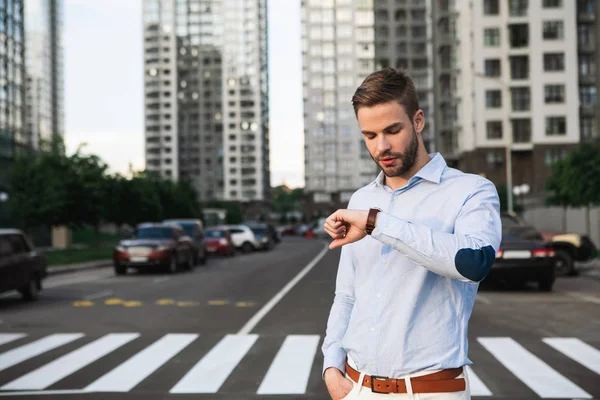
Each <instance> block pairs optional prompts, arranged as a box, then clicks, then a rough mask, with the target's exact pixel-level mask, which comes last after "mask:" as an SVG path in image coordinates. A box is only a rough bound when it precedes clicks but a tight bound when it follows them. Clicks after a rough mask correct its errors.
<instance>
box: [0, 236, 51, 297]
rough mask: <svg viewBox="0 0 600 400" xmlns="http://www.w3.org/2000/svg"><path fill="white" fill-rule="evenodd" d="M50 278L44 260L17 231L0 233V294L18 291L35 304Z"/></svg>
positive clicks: (25, 237)
mask: <svg viewBox="0 0 600 400" xmlns="http://www.w3.org/2000/svg"><path fill="white" fill-rule="evenodd" d="M47 275H48V272H47V266H46V260H45V258H44V256H42V255H41V254H40V253H38V252H36V251H35V249H34V248H33V245H32V244H31V241H30V240H29V238H28V237H27V235H25V234H24V233H23V232H21V231H20V230H17V229H0V293H2V292H8V291H11V290H18V291H19V293H21V295H22V296H23V298H25V299H26V300H36V299H37V298H38V294H39V291H40V290H41V289H42V280H43V279H44V278H45V277H46V276H47Z"/></svg>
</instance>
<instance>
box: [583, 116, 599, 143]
mask: <svg viewBox="0 0 600 400" xmlns="http://www.w3.org/2000/svg"><path fill="white" fill-rule="evenodd" d="M579 129H580V130H581V138H582V139H584V140H588V139H595V138H597V137H599V136H600V135H598V130H597V127H596V118H594V117H583V118H581V121H579Z"/></svg>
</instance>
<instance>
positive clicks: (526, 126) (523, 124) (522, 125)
mask: <svg viewBox="0 0 600 400" xmlns="http://www.w3.org/2000/svg"><path fill="white" fill-rule="evenodd" d="M510 122H511V124H512V137H513V143H530V142H531V120H530V119H529V118H518V119H513V120H511V121H510Z"/></svg>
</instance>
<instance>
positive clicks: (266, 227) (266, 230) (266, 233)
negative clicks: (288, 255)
mask: <svg viewBox="0 0 600 400" xmlns="http://www.w3.org/2000/svg"><path fill="white" fill-rule="evenodd" d="M244 225H246V226H247V227H248V228H250V230H251V231H252V233H254V237H255V238H256V242H257V243H258V246H259V247H258V248H259V250H266V251H269V250H272V249H273V248H275V246H276V245H277V243H278V242H277V230H276V229H275V227H273V225H271V224H261V223H248V224H244Z"/></svg>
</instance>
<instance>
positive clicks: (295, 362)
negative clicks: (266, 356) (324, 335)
mask: <svg viewBox="0 0 600 400" xmlns="http://www.w3.org/2000/svg"><path fill="white" fill-rule="evenodd" d="M319 339H320V337H319V336H317V335H309V336H304V335H290V336H288V337H286V338H285V341H284V342H283V345H282V346H281V348H280V349H279V352H278V353H277V355H276V356H275V359H274V360H273V363H272V364H271V366H270V367H269V370H268V371H267V375H266V376H265V379H264V380H263V381H262V384H261V385H260V388H259V389H258V392H257V393H258V394H302V393H305V392H306V385H307V383H308V376H309V375H310V370H311V367H312V363H313V360H314V358H315V353H316V351H317V346H318V345H319Z"/></svg>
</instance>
